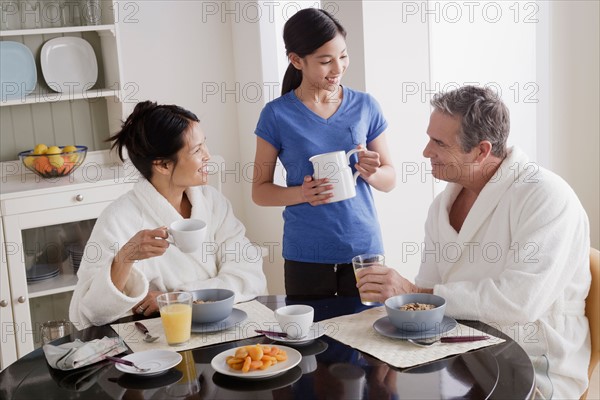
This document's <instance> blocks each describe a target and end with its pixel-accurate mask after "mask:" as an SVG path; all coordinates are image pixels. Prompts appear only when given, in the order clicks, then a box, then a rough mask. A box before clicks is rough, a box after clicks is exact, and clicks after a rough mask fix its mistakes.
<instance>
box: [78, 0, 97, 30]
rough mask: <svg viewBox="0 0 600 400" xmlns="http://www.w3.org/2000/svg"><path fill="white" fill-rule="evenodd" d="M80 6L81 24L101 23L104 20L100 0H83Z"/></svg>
mask: <svg viewBox="0 0 600 400" xmlns="http://www.w3.org/2000/svg"><path fill="white" fill-rule="evenodd" d="M79 8H80V11H81V25H100V23H101V20H102V8H101V7H100V0H82V1H81V3H80V4H79Z"/></svg>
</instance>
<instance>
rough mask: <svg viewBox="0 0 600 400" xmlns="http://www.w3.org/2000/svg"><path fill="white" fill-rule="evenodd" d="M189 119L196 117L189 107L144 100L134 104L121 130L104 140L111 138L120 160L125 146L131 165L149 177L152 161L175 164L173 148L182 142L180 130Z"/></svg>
mask: <svg viewBox="0 0 600 400" xmlns="http://www.w3.org/2000/svg"><path fill="white" fill-rule="evenodd" d="M192 122H200V120H199V119H198V117H197V116H196V115H195V114H194V113H192V112H191V111H188V110H186V109H184V108H181V107H179V106H174V105H157V104H156V103H155V102H152V101H144V102H142V103H139V104H138V105H136V106H135V109H134V110H133V112H132V113H131V115H130V116H129V117H127V120H126V121H125V122H124V123H123V125H122V126H121V131H120V132H118V133H116V134H114V135H113V136H111V137H110V138H108V140H107V141H108V142H110V141H113V144H112V146H111V149H115V148H116V149H117V150H118V153H119V158H121V160H122V161H125V160H124V158H123V148H124V147H125V148H126V149H127V152H128V153H129V158H130V159H131V162H132V163H133V165H134V166H135V167H136V168H137V169H138V171H140V173H141V174H142V175H143V176H144V177H145V178H146V179H148V180H150V178H151V177H152V164H153V163H154V161H156V160H165V161H172V162H173V163H174V164H175V165H177V152H178V151H179V150H181V149H182V148H183V147H184V146H185V141H184V133H185V132H186V130H187V129H188V128H189V126H190V125H191V124H192Z"/></svg>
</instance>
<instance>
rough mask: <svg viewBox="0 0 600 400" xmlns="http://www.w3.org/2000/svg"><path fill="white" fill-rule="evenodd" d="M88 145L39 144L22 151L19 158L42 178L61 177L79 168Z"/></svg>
mask: <svg viewBox="0 0 600 400" xmlns="http://www.w3.org/2000/svg"><path fill="white" fill-rule="evenodd" d="M86 154H87V147H86V146H50V147H48V146H46V145H45V144H38V145H36V146H35V148H34V149H33V150H27V151H22V152H20V153H19V159H20V160H21V162H22V163H23V165H24V166H25V167H26V168H27V169H28V170H30V171H32V172H35V173H36V174H37V175H39V176H41V177H42V178H60V177H61V176H67V175H69V174H71V173H73V171H75V170H76V169H77V167H79V166H80V165H81V163H82V162H83V160H85V156H86Z"/></svg>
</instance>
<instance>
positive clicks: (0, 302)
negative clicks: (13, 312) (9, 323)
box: [0, 300, 8, 307]
mask: <svg viewBox="0 0 600 400" xmlns="http://www.w3.org/2000/svg"><path fill="white" fill-rule="evenodd" d="M7 305H8V301H6V300H2V301H0V307H6V306H7Z"/></svg>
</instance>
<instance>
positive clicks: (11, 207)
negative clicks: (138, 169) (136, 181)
mask: <svg viewBox="0 0 600 400" xmlns="http://www.w3.org/2000/svg"><path fill="white" fill-rule="evenodd" d="M131 188H133V183H122V184H117V185H109V186H101V187H93V188H86V189H82V190H68V191H64V192H61V193H50V194H41V195H35V196H29V197H22V198H18V199H8V200H4V201H3V202H2V215H14V214H22V213H26V212H32V211H43V210H52V209H55V208H63V207H76V206H79V205H83V204H92V203H99V202H102V201H111V200H115V199H116V198H118V197H119V196H121V195H122V194H123V193H125V192H127V191H129V190H131Z"/></svg>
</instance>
